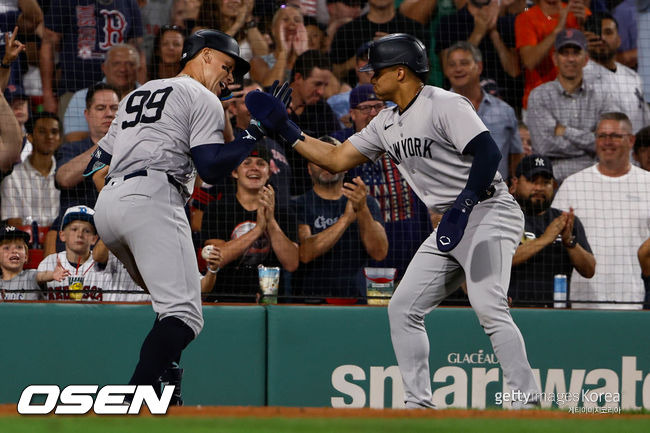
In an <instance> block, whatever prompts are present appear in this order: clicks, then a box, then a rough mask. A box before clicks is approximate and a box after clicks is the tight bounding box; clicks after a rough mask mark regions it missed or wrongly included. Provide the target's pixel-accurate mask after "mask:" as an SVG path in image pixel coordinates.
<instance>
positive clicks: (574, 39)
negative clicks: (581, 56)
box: [555, 29, 587, 51]
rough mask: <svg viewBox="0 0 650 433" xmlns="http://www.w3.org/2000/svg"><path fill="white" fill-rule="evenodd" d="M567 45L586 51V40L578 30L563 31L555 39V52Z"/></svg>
mask: <svg viewBox="0 0 650 433" xmlns="http://www.w3.org/2000/svg"><path fill="white" fill-rule="evenodd" d="M568 45H573V46H574V47H578V48H580V49H581V50H585V51H587V38H586V37H585V35H584V34H583V33H582V32H581V31H580V30H576V29H564V30H562V31H561V32H560V33H559V34H558V35H557V37H556V38H555V51H559V50H560V48H563V47H566V46H568Z"/></svg>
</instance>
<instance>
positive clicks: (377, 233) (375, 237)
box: [357, 206, 388, 261]
mask: <svg viewBox="0 0 650 433" xmlns="http://www.w3.org/2000/svg"><path fill="white" fill-rule="evenodd" d="M357 224H359V236H360V237H361V242H362V243H363V246H364V247H365V248H366V252H367V253H368V255H370V257H372V259H373V260H376V261H381V260H384V259H385V258H386V255H387V254H388V237H387V236H386V230H385V229H384V227H383V226H382V225H381V224H380V223H379V222H378V221H375V219H374V218H373V217H372V214H371V213H370V210H369V209H368V207H367V206H364V208H363V209H361V210H360V211H359V212H357Z"/></svg>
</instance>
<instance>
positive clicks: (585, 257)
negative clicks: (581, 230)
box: [567, 244, 596, 278]
mask: <svg viewBox="0 0 650 433" xmlns="http://www.w3.org/2000/svg"><path fill="white" fill-rule="evenodd" d="M567 252H568V253H569V259H570V260H571V264H572V265H573V267H574V268H576V271H578V273H579V274H580V275H582V276H583V277H585V278H591V277H593V276H594V274H595V273H596V258H595V257H594V255H593V254H591V253H590V252H588V251H587V250H585V249H584V248H582V246H581V245H580V244H576V246H575V247H574V248H567Z"/></svg>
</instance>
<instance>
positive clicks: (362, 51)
mask: <svg viewBox="0 0 650 433" xmlns="http://www.w3.org/2000/svg"><path fill="white" fill-rule="evenodd" d="M368 44H370V41H368V42H364V43H363V44H361V46H360V47H359V49H358V50H357V56H356V59H357V62H356V67H355V69H354V72H355V74H356V76H357V86H360V85H362V84H370V79H371V78H372V72H361V71H360V70H359V69H361V68H362V67H364V66H366V65H367V64H368ZM351 90H352V89H350V91H351ZM350 91H347V92H341V93H337V94H336V95H332V96H330V97H329V98H327V103H328V104H329V106H330V107H331V108H332V110H333V111H334V113H335V114H336V117H338V118H339V120H340V121H341V123H343V124H344V125H346V126H353V125H352V123H351V120H350Z"/></svg>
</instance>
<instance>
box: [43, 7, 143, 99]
mask: <svg viewBox="0 0 650 433" xmlns="http://www.w3.org/2000/svg"><path fill="white" fill-rule="evenodd" d="M45 27H47V28H48V29H50V30H52V31H53V32H56V33H60V34H61V46H60V52H59V68H60V69H61V78H60V80H59V86H58V93H59V94H63V93H65V92H75V91H77V90H79V89H82V88H84V87H89V86H90V85H92V84H93V83H96V82H97V81H101V79H102V77H103V73H102V69H101V65H102V63H103V62H104V58H105V56H106V53H107V52H108V50H110V48H111V47H112V46H113V45H116V44H120V43H125V42H128V41H129V40H130V39H134V38H139V37H142V36H143V33H144V32H143V28H142V16H141V15H140V9H139V8H138V3H137V2H136V1H135V0H113V1H111V0H107V1H105V2H98V1H94V0H92V1H91V0H78V1H70V0H52V2H51V3H50V8H49V12H48V13H46V14H45Z"/></svg>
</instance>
